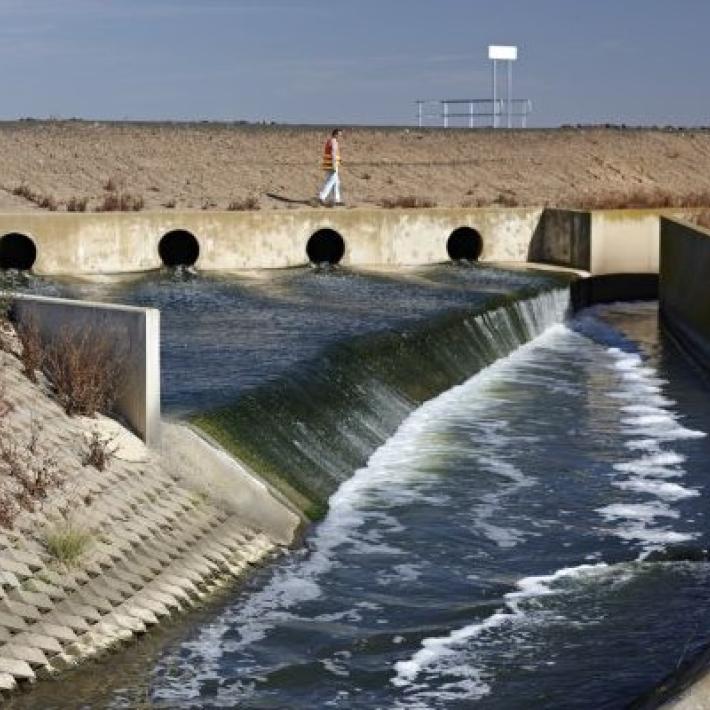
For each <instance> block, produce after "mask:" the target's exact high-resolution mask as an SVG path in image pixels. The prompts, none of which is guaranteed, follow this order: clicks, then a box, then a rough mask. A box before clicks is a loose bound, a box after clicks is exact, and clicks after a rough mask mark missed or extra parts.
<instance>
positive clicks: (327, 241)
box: [306, 229, 345, 265]
mask: <svg viewBox="0 0 710 710" xmlns="http://www.w3.org/2000/svg"><path fill="white" fill-rule="evenodd" d="M306 254H307V256H308V260H309V261H310V262H311V263H312V264H330V265H334V264H339V263H340V261H341V259H342V258H343V256H344V255H345V240H344V239H343V238H342V236H341V235H340V234H339V233H338V232H336V231H335V230H334V229H319V230H318V231H317V232H314V233H313V234H312V235H311V238H310V239H309V240H308V244H306Z"/></svg>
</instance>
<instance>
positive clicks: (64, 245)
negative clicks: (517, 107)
mask: <svg viewBox="0 0 710 710" xmlns="http://www.w3.org/2000/svg"><path fill="white" fill-rule="evenodd" d="M541 212H542V210H541V209H536V208H520V209H448V208H441V209H439V208H434V209H393V210H383V209H342V210H341V209H317V210H316V209H314V210H293V211H291V210H274V211H270V212H266V211H264V212H198V211H192V212H172V211H169V210H166V211H164V212H128V213H86V214H77V213H18V214H0V235H4V234H8V233H11V232H19V233H20V234H25V235H27V236H28V237H30V238H31V239H32V240H33V241H34V243H35V245H36V247H37V260H36V262H35V264H34V267H33V270H34V271H35V273H38V274H46V275H60V274H75V275H80V274H97V273H125V272H133V271H147V270H151V269H157V268H160V266H161V260H160V257H159V255H158V243H159V242H160V239H161V238H162V237H163V236H164V235H165V234H166V233H167V232H169V231H171V230H175V229H184V230H187V231H189V232H191V233H192V234H194V236H195V237H196V238H197V240H198V242H199V245H200V256H199V259H198V261H197V264H196V267H197V268H198V269H203V270H211V269H216V270H229V269H269V268H284V267H290V266H299V265H303V264H306V263H308V258H307V256H306V244H307V242H308V239H309V238H310V237H311V236H312V235H313V234H314V233H315V232H316V231H317V230H319V229H323V228H330V229H334V230H336V231H337V232H339V233H340V234H341V235H342V237H343V239H344V240H345V256H344V258H343V262H342V263H343V264H345V265H353V266H357V265H418V264H431V263H439V262H445V261H447V260H448V254H447V251H446V243H447V240H448V238H449V236H450V234H451V232H452V231H453V230H454V229H456V228H458V227H462V226H466V227H471V228H473V229H475V230H477V231H478V232H479V233H480V234H481V236H482V238H483V252H482V254H481V258H482V259H484V260H489V261H490V260H494V261H525V259H526V258H527V252H528V245H529V243H530V239H531V238H532V234H533V232H534V230H535V227H536V226H537V223H538V221H539V218H540V214H541Z"/></svg>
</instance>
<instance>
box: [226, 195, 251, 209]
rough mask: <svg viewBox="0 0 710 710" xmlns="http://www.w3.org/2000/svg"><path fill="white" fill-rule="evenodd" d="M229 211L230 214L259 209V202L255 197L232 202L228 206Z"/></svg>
mask: <svg viewBox="0 0 710 710" xmlns="http://www.w3.org/2000/svg"><path fill="white" fill-rule="evenodd" d="M227 209H228V210H229V211H230V212H248V211H250V210H258V209H259V200H258V199H257V198H256V197H255V196H254V195H250V196H249V197H245V198H243V199H241V200H232V201H231V202H230V203H229V204H228V205H227Z"/></svg>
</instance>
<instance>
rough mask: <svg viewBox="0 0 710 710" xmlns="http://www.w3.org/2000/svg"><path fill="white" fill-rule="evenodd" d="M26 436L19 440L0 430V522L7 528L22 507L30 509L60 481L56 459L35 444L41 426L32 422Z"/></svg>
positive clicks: (60, 475)
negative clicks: (0, 479) (24, 439)
mask: <svg viewBox="0 0 710 710" xmlns="http://www.w3.org/2000/svg"><path fill="white" fill-rule="evenodd" d="M31 428H32V432H31V434H30V436H29V439H28V440H26V441H20V440H19V439H18V437H17V436H16V435H14V434H11V433H9V432H8V431H7V430H5V429H4V428H3V429H0V475H1V476H2V481H3V485H2V488H1V489H0V525H2V526H3V527H6V528H11V527H12V526H13V524H14V521H15V518H16V517H17V515H19V513H20V511H21V510H22V509H24V510H28V511H33V510H34V509H35V507H36V505H37V504H38V503H40V504H41V503H42V502H43V501H44V500H45V499H46V498H47V497H48V495H49V492H50V490H52V489H53V488H59V487H61V486H62V485H63V484H64V476H63V475H62V474H61V472H60V471H59V467H58V465H57V461H56V460H55V459H54V458H53V457H52V456H51V455H50V454H48V453H46V451H45V450H44V449H43V448H42V447H40V446H39V442H40V438H41V433H42V432H41V428H39V427H37V426H35V425H33V426H32V427H31Z"/></svg>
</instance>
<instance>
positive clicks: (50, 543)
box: [44, 523, 92, 567]
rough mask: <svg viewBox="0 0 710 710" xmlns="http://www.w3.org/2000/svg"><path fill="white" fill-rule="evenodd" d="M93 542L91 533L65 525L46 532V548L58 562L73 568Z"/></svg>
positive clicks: (68, 524)
mask: <svg viewBox="0 0 710 710" xmlns="http://www.w3.org/2000/svg"><path fill="white" fill-rule="evenodd" d="M91 540H92V536H91V533H89V532H87V531H86V530H83V529H81V528H78V527H75V526H74V525H72V524H71V523H65V524H63V525H61V526H59V527H56V528H53V529H50V530H47V531H46V532H45V538H44V546H45V548H46V549H47V552H48V553H49V554H50V555H51V556H52V557H53V558H54V559H55V560H56V561H57V562H61V563H62V564H64V565H66V566H67V567H71V566H72V565H75V564H76V563H77V562H78V561H79V559H80V558H81V557H82V555H83V554H84V553H85V552H86V550H87V549H88V547H89V545H90V544H91Z"/></svg>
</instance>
